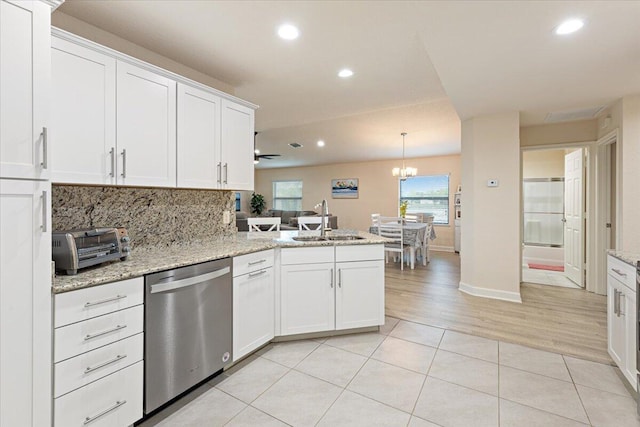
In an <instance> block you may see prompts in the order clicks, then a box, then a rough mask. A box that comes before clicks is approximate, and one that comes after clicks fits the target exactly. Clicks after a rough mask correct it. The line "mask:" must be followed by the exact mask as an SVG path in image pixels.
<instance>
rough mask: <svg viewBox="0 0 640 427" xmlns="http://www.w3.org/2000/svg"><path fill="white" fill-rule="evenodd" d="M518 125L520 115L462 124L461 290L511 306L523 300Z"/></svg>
mask: <svg viewBox="0 0 640 427" xmlns="http://www.w3.org/2000/svg"><path fill="white" fill-rule="evenodd" d="M519 123H520V120H519V114H518V113H517V112H510V113H503V114H494V115H488V116H480V117H474V118H471V119H469V120H465V121H464V122H463V123H462V194H463V198H462V208H463V216H462V230H461V231H462V242H461V253H460V256H461V281H460V289H461V290H463V291H465V292H469V293H471V294H475V295H480V296H488V297H493V298H499V299H507V300H512V301H520V188H521V181H520V141H519V133H520V124H519ZM489 179H497V180H499V187H496V188H490V187H487V180H489Z"/></svg>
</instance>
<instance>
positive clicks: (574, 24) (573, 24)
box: [556, 19, 584, 35]
mask: <svg viewBox="0 0 640 427" xmlns="http://www.w3.org/2000/svg"><path fill="white" fill-rule="evenodd" d="M582 27H584V21H583V20H582V19H567V20H566V21H564V22H563V23H562V24H560V25H558V26H557V27H556V34H558V35H565V34H571V33H575V32H576V31H578V30H579V29H580V28H582Z"/></svg>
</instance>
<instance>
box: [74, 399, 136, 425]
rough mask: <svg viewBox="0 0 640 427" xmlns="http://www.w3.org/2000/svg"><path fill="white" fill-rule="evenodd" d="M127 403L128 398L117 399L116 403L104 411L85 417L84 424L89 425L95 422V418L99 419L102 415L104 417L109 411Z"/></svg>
mask: <svg viewBox="0 0 640 427" xmlns="http://www.w3.org/2000/svg"><path fill="white" fill-rule="evenodd" d="M125 403H127V401H126V400H118V401H116V403H115V405H113V406H112V407H110V408H107V409H105V410H104V411H102V412H100V413H99V414H96V415H93V416H91V417H87V418H85V419H84V425H87V424H89V423H92V422H94V421H95V420H97V419H98V418H100V417H103V416H105V415H107V414H108V413H109V412H111V411H115V410H116V409H118V408H119V407H121V406H122V405H124V404H125Z"/></svg>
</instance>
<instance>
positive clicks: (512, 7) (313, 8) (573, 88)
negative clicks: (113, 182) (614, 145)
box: [59, 0, 640, 168]
mask: <svg viewBox="0 0 640 427" xmlns="http://www.w3.org/2000/svg"><path fill="white" fill-rule="evenodd" d="M59 10H60V11H61V12H63V13H65V14H68V15H71V16H73V17H75V18H78V19H80V20H82V21H85V22H87V23H89V24H92V25H94V26H96V27H99V28H101V29H103V30H105V31H108V32H111V33H114V34H116V35H118V36H120V37H122V38H124V39H126V40H129V41H131V42H133V43H136V44H138V45H140V46H143V47H145V48H147V49H149V50H152V51H154V52H157V53H159V54H161V55H164V56H166V57H168V58H171V59H173V60H175V61H177V62H180V63H182V64H184V65H186V66H189V67H191V68H193V69H196V70H198V71H200V72H203V73H205V74H208V75H210V76H212V77H215V78H217V79H218V80H221V81H224V82H226V83H228V84H230V85H233V86H234V87H235V94H236V95H237V96H239V97H241V98H244V99H247V100H249V101H251V102H254V103H256V104H258V105H260V109H259V110H258V111H257V112H256V130H258V131H259V132H260V134H259V135H258V137H257V146H258V148H259V149H260V150H261V152H262V153H280V154H282V157H279V158H276V159H274V160H263V161H261V162H260V164H259V165H257V167H259V168H262V167H287V166H301V165H314V164H327V163H340V162H350V161H362V160H376V159H387V158H398V157H400V156H401V154H402V151H401V150H402V139H401V137H400V132H407V133H408V135H407V139H406V145H407V149H406V151H407V153H406V155H407V157H421V156H433V155H442V154H451V153H459V152H460V118H462V119H466V118H469V117H473V116H475V115H480V114H488V113H494V112H504V111H520V112H521V122H522V124H523V125H533V124H540V123H542V122H543V119H544V117H545V116H546V114H547V113H549V112H551V111H565V110H573V109H578V108H586V107H593V106H598V105H607V104H609V103H611V102H613V101H614V100H615V99H618V98H620V97H621V96H623V95H626V94H630V93H640V72H639V71H638V70H640V25H638V22H640V1H619V2H618V1H602V2H598V1H554V2H548V1H509V2H507V1H494V2H487V1H469V2H463V1H455V2H452V1H423V2H419V1H416V2H410V1H409V2H396V1H341V2H333V1H304V2H297V1H256V2H252V1H190V0H182V1H178V0H164V1H146V0H136V1H130V0H119V1H82V0H66V2H65V3H64V4H63V5H62V6H61V7H60V9H59ZM575 16H580V17H583V18H585V19H586V20H587V24H586V26H585V28H584V29H583V30H582V31H580V32H578V33H575V34H573V35H570V36H565V37H564V38H560V37H558V36H556V35H554V34H553V33H552V31H553V28H554V27H555V26H556V25H558V24H559V23H560V22H561V21H562V20H564V19H566V18H569V17H575ZM285 22H290V23H294V24H295V25H297V26H298V28H299V29H300V32H301V35H300V37H299V38H298V39H297V40H294V41H284V40H281V39H280V38H278V37H277V36H276V28H277V26H278V25H280V24H281V23H285ZM343 67H349V68H351V69H353V71H354V72H355V75H354V76H353V77H351V78H349V79H341V78H339V77H337V75H336V74H337V72H338V70H340V69H341V68H343ZM318 139H322V140H324V141H325V142H326V146H325V147H324V148H322V149H320V148H318V147H317V146H316V145H315V142H316V141H317V140H318ZM290 142H298V143H301V144H303V145H304V147H303V148H300V149H297V150H294V149H291V148H290V147H288V145H287V144H288V143H290Z"/></svg>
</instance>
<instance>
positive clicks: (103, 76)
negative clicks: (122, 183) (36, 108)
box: [51, 37, 117, 184]
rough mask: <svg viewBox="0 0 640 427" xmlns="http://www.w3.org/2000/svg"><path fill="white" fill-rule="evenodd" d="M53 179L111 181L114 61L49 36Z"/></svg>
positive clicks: (113, 169) (113, 180)
mask: <svg viewBox="0 0 640 427" xmlns="http://www.w3.org/2000/svg"><path fill="white" fill-rule="evenodd" d="M51 68H52V70H51V72H52V103H51V104H52V109H51V128H52V129H53V130H54V132H52V135H51V141H52V144H53V146H54V147H55V149H54V150H53V152H52V159H51V167H52V172H51V174H52V175H51V179H52V181H53V182H63V183H82V184H115V183H116V174H117V171H116V60H115V59H114V58H112V57H109V56H107V55H104V54H102V53H99V52H96V51H95V50H92V49H88V48H86V47H83V46H79V45H77V44H75V43H70V42H68V41H66V40H62V39H59V38H57V37H53V38H52V40H51Z"/></svg>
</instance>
